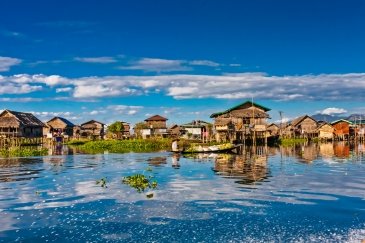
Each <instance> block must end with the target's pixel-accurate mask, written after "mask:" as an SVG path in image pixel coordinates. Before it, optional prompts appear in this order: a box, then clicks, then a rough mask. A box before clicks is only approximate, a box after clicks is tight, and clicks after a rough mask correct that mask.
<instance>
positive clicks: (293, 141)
mask: <svg viewBox="0 0 365 243" xmlns="http://www.w3.org/2000/svg"><path fill="white" fill-rule="evenodd" d="M305 142H307V139H305V138H281V139H279V141H278V144H280V145H282V146H292V145H295V144H300V143H305Z"/></svg>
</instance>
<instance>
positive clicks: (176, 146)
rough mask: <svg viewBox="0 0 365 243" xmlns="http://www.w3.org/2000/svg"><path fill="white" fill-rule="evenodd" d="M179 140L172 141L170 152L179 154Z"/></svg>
mask: <svg viewBox="0 0 365 243" xmlns="http://www.w3.org/2000/svg"><path fill="white" fill-rule="evenodd" d="M178 141H179V139H174V140H172V144H171V150H172V152H179V144H178Z"/></svg>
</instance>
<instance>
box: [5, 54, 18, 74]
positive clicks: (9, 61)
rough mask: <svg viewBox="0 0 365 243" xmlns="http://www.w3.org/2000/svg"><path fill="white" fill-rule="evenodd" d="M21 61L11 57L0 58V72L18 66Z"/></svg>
mask: <svg viewBox="0 0 365 243" xmlns="http://www.w3.org/2000/svg"><path fill="white" fill-rule="evenodd" d="M21 62H22V60H20V59H18V58H13V57H2V56H0V72H6V71H9V69H10V68H11V67H12V66H15V65H18V64H20V63H21Z"/></svg>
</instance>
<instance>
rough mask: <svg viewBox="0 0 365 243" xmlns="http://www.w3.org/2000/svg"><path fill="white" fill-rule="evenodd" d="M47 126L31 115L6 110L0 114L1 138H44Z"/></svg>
mask: <svg viewBox="0 0 365 243" xmlns="http://www.w3.org/2000/svg"><path fill="white" fill-rule="evenodd" d="M43 127H45V124H44V123H43V122H41V121H40V120H39V119H38V118H37V117H35V116H34V115H33V114H31V113H25V112H18V111H11V110H4V111H3V112H1V114H0V136H3V137H26V138H33V137H42V136H43Z"/></svg>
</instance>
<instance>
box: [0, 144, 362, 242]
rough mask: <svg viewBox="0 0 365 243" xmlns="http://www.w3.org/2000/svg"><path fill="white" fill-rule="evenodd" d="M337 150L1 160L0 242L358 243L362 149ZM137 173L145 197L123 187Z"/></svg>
mask: <svg viewBox="0 0 365 243" xmlns="http://www.w3.org/2000/svg"><path fill="white" fill-rule="evenodd" d="M336 146H337V145H336ZM336 146H334V145H332V144H330V145H328V144H327V145H321V146H318V145H313V146H297V147H295V148H294V147H293V148H265V147H260V148H246V149H244V151H243V152H242V154H241V155H228V154H222V155H214V154H211V155H197V156H195V157H183V156H179V155H176V154H171V153H168V152H160V153H142V154H137V153H128V154H100V155H82V154H77V155H57V156H45V157H36V158H17V159H1V160H0V191H1V194H0V240H1V241H4V242H7V241H20V242H42V241H49V242H54V241H55V242H70V241H72V242H75V241H80V242H85V241H90V242H95V241H100V242H108V241H110V242H113V241H123V242H135V241H140V242H156V241H157V242H191V241H198V242H278V241H279V242H308V241H313V242H326V241H327V242H344V241H348V242H361V240H362V239H365V200H364V199H365V174H364V172H365V164H364V161H365V159H364V158H363V156H364V146H363V145H355V146H353V147H352V148H351V149H350V148H347V147H346V146H347V145H340V146H337V147H336ZM147 168H151V169H152V171H150V170H149V169H148V170H146V169H147ZM135 173H144V174H145V175H153V176H154V179H155V180H157V181H158V188H157V189H155V190H152V192H153V198H151V199H149V198H147V197H146V193H148V192H144V193H138V192H137V191H136V190H135V189H133V188H130V187H129V186H128V185H125V184H122V182H121V180H122V178H123V177H124V176H128V175H132V174H135ZM104 177H106V180H107V184H106V185H107V187H101V186H100V185H97V184H96V180H99V179H101V178H104Z"/></svg>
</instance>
